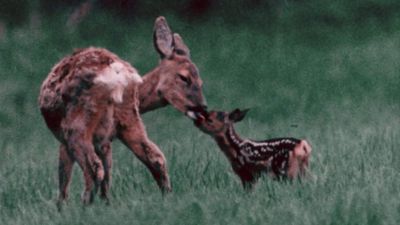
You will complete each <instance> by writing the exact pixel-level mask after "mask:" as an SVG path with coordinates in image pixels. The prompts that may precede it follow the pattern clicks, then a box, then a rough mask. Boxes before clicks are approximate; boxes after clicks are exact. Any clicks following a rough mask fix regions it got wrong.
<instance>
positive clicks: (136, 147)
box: [118, 117, 171, 193]
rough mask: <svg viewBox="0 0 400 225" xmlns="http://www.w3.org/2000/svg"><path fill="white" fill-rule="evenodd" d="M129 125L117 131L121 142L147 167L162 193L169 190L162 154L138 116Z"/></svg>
mask: <svg viewBox="0 0 400 225" xmlns="http://www.w3.org/2000/svg"><path fill="white" fill-rule="evenodd" d="M129 124H130V126H129V127H126V128H124V129H122V130H120V131H119V134H118V137H119V138H120V139H121V140H122V142H123V143H124V144H125V145H126V146H127V147H128V148H129V149H130V150H131V151H132V152H133V153H134V154H135V155H136V156H137V157H138V158H139V159H140V161H142V162H143V163H144V164H145V165H146V166H147V168H149V170H150V172H151V174H152V175H153V177H154V179H155V180H156V181H157V184H158V186H159V187H160V189H161V191H162V192H163V193H166V192H170V191H171V183H170V180H169V176H168V171H167V165H166V160H165V157H164V154H163V153H162V152H161V150H160V149H159V148H158V147H157V145H155V144H154V143H153V142H152V141H151V140H149V139H148V137H147V133H146V129H145V127H144V125H143V123H142V121H141V119H140V118H139V117H136V118H133V119H131V123H129Z"/></svg>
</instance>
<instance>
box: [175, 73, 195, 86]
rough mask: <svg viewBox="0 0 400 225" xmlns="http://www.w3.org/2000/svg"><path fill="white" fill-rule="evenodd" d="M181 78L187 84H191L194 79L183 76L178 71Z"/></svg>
mask: <svg viewBox="0 0 400 225" xmlns="http://www.w3.org/2000/svg"><path fill="white" fill-rule="evenodd" d="M178 77H179V79H181V80H182V81H183V82H184V83H185V84H186V85H187V86H190V85H191V84H192V81H191V80H190V79H189V78H188V77H185V76H183V75H182V74H179V73H178Z"/></svg>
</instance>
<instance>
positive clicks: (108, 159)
mask: <svg viewBox="0 0 400 225" xmlns="http://www.w3.org/2000/svg"><path fill="white" fill-rule="evenodd" d="M98 155H99V157H100V159H101V161H102V163H103V168H104V179H103V180H102V181H101V184H100V198H102V199H103V200H105V201H106V203H107V204H109V203H110V198H109V190H110V186H111V170H112V148H111V143H110V141H107V142H104V143H102V144H101V146H100V149H99V150H98Z"/></svg>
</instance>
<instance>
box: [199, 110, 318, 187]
mask: <svg viewBox="0 0 400 225" xmlns="http://www.w3.org/2000/svg"><path fill="white" fill-rule="evenodd" d="M247 111H248V109H247V110H243V111H242V110H240V109H235V110H233V111H232V112H230V113H228V112H222V111H210V112H203V113H202V114H201V116H198V117H197V118H196V119H195V124H196V126H197V127H198V128H200V130H202V131H203V132H205V133H206V134H209V135H211V136H212V137H213V138H214V139H215V141H216V142H217V144H218V146H219V147H220V148H221V150H222V152H223V153H224V154H225V155H226V157H227V158H228V160H229V161H230V163H231V166H232V168H233V170H234V172H235V173H236V174H237V175H238V176H239V177H240V179H241V181H242V185H243V187H244V188H245V189H247V188H252V187H253V186H254V184H255V183H256V182H257V180H258V178H259V176H260V174H261V173H262V172H264V173H267V174H268V175H270V176H271V177H273V178H275V179H282V178H289V179H290V180H292V179H294V178H296V177H298V176H304V175H305V173H306V170H307V169H308V162H309V157H310V154H311V147H310V145H309V144H308V142H307V141H306V140H299V139H295V138H274V139H269V140H265V141H252V140H249V139H243V138H241V137H239V135H238V134H237V133H236V131H235V129H234V127H233V124H234V123H236V122H239V121H241V120H242V119H243V118H244V117H245V115H246V113H247Z"/></svg>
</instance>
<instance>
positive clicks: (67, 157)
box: [57, 144, 75, 210]
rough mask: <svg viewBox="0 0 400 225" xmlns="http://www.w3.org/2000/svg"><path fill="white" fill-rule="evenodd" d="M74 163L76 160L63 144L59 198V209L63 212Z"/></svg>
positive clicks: (59, 175) (59, 170)
mask: <svg viewBox="0 0 400 225" xmlns="http://www.w3.org/2000/svg"><path fill="white" fill-rule="evenodd" d="M74 161H75V160H74V158H73V157H72V156H71V154H70V153H69V152H68V150H67V146H66V145H64V144H61V145H60V150H59V164H58V182H59V196H58V202H57V207H58V209H59V210H61V207H62V204H63V203H64V201H65V200H67V199H68V189H69V185H70V183H71V176H72V169H73V165H74Z"/></svg>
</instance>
